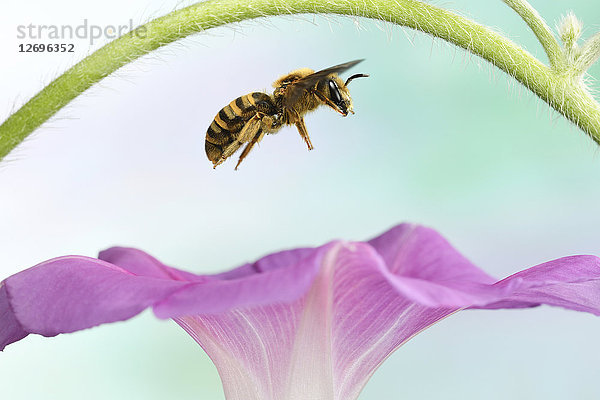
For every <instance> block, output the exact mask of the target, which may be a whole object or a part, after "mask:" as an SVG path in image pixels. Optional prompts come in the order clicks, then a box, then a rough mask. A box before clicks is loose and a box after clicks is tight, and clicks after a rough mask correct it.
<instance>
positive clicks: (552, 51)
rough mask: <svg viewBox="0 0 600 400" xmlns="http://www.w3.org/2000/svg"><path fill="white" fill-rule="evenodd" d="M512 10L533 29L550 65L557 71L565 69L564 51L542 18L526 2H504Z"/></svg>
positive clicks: (511, 0)
mask: <svg viewBox="0 0 600 400" xmlns="http://www.w3.org/2000/svg"><path fill="white" fill-rule="evenodd" d="M502 1H504V2H505V3H506V4H507V5H508V6H509V7H510V8H512V9H513V10H515V11H516V13H517V14H519V15H520V16H521V18H523V20H524V21H525V23H526V24H527V25H528V26H529V28H531V30H532V31H533V33H534V34H535V36H536V37H537V38H538V41H539V42H540V44H541V45H542V47H543V48H544V51H545V52H546V55H547V56H548V60H549V61H550V65H551V66H552V67H553V68H554V69H557V70H561V69H562V68H564V67H565V65H566V64H565V60H564V56H563V52H562V49H561V47H560V44H558V41H557V40H556V37H555V36H554V33H553V32H552V30H551V29H550V27H549V26H548V25H547V24H546V21H544V19H543V18H542V16H541V15H540V14H539V13H538V12H537V11H536V10H535V9H534V8H533V7H531V5H530V4H529V3H528V2H527V1H525V0H502Z"/></svg>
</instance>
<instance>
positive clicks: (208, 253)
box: [0, 0, 600, 400]
mask: <svg viewBox="0 0 600 400" xmlns="http://www.w3.org/2000/svg"><path fill="white" fill-rule="evenodd" d="M177 4H179V3H177V2H174V1H166V0H164V1H149V2H144V1H141V0H137V1H130V2H124V1H116V0H105V1H102V2H89V3H88V2H81V1H80V2H75V1H69V0H58V1H53V2H42V1H29V2H22V3H21V4H19V5H15V4H12V3H11V4H10V5H8V4H6V3H4V4H3V5H2V12H1V13H0V35H1V36H0V38H1V40H0V54H1V56H0V59H1V60H2V64H0V65H2V66H1V67H0V71H1V72H2V74H0V93H1V96H0V111H1V112H3V113H2V116H6V115H8V112H9V111H10V109H11V107H12V105H13V104H15V103H16V104H21V102H22V101H23V100H24V99H26V98H28V97H29V96H31V95H32V94H34V93H35V91H36V90H37V89H39V88H40V87H41V86H42V84H44V83H46V82H48V80H49V79H50V78H52V77H54V76H56V75H57V73H58V72H60V71H62V70H64V68H66V67H68V66H69V65H71V64H72V62H73V61H74V60H75V59H77V58H80V57H81V56H83V55H85V54H86V53H87V52H88V51H89V50H90V49H89V47H88V45H87V43H86V41H85V40H74V41H67V42H73V43H75V44H76V46H77V50H78V53H77V55H76V57H75V58H73V57H71V56H68V55H57V54H52V55H39V54H38V55H35V54H19V53H17V46H18V44H20V43H26V41H19V40H17V39H16V38H15V37H16V26H17V25H19V24H25V25H26V24H29V23H37V24H48V25H50V24H73V25H77V24H80V23H82V22H83V19H84V18H87V19H88V20H89V23H93V24H126V23H128V20H129V18H133V19H134V21H135V22H140V21H145V20H147V19H148V18H151V17H153V16H158V15H161V14H163V13H164V12H166V11H168V10H170V9H172V8H173V7H175V6H176V5H177ZM436 4H439V5H443V6H445V7H447V8H452V9H456V10H460V11H461V12H462V13H464V14H466V15H470V16H472V17H474V18H475V19H476V20H477V21H479V22H483V23H486V24H488V25H490V26H494V27H496V29H498V30H501V31H503V32H505V33H506V34H507V35H509V36H510V37H511V38H512V39H514V40H517V41H518V42H520V43H523V44H524V45H525V46H526V48H527V49H528V50H530V51H531V52H533V53H534V54H537V55H538V56H540V57H543V52H542V50H541V48H540V47H539V45H537V44H536V42H535V39H534V37H533V35H532V34H531V33H530V32H529V31H528V29H527V27H526V26H525V25H524V23H523V22H522V21H521V20H520V19H519V18H518V17H517V16H516V15H515V14H514V13H513V12H512V11H511V10H509V9H508V7H506V6H505V5H503V4H502V2H501V1H499V0H495V1H491V0H488V1H475V0H471V1H466V0H464V1H454V2H436ZM533 4H534V5H535V6H536V7H537V8H538V9H539V11H540V12H541V14H542V15H544V17H546V18H547V20H548V21H549V22H550V24H551V25H554V22H555V21H557V20H558V18H559V16H560V15H561V13H564V12H566V11H567V10H568V9H573V10H574V11H575V13H576V14H577V15H579V16H580V17H581V18H582V19H583V21H584V22H585V23H586V29H585V37H588V36H589V35H590V34H592V33H594V32H595V31H597V30H598V29H600V6H598V5H597V3H596V2H594V1H590V0H587V1H584V0H578V1H569V2H567V1H553V2H545V1H535V2H534V3H533ZM33 42H36V41H33ZM96 47H98V46H97V45H96V46H94V47H93V48H96ZM355 58H366V61H365V62H364V63H362V64H360V65H359V66H358V67H357V68H356V69H355V70H353V71H352V72H365V73H370V74H371V78H369V79H364V80H357V81H355V82H353V84H352V87H351V89H352V93H353V96H354V99H355V110H356V115H354V116H351V117H348V118H346V119H342V118H340V117H339V115H337V114H335V113H334V112H332V111H331V110H327V109H323V110H320V111H317V112H315V113H314V114H312V115H310V116H309V117H308V118H307V126H308V129H309V132H310V134H311V137H312V140H313V144H314V145H315V150H314V151H312V152H310V153H309V152H307V151H306V148H305V145H304V143H302V141H301V140H300V138H299V136H298V134H297V133H296V132H295V131H293V130H292V129H284V130H283V131H281V133H280V134H279V135H277V136H271V137H267V138H265V140H264V141H263V143H261V146H260V148H258V149H256V150H254V151H253V152H252V154H251V155H250V156H249V157H248V159H247V160H246V161H245V163H244V164H243V165H242V168H241V169H240V171H238V172H234V171H233V167H234V163H233V162H228V163H226V164H224V165H222V166H221V167H220V168H219V169H218V170H216V171H213V170H212V168H211V165H210V163H209V162H208V161H207V160H206V159H205V155H204V145H203V140H204V133H205V130H206V127H207V126H208V124H209V123H210V121H211V120H212V118H213V116H214V114H215V113H216V112H217V111H218V110H219V109H220V108H221V107H222V106H223V105H225V104H227V103H228V102H229V101H230V100H232V99H233V98H235V97H237V96H239V95H241V94H244V93H247V92H250V91H254V90H262V89H269V90H270V84H271V82H272V81H273V80H274V79H275V78H277V77H278V76H279V75H280V74H282V73H286V72H288V71H289V70H292V69H295V68H297V67H304V66H306V67H311V68H315V69H318V68H323V67H327V66H330V65H334V64H337V63H341V62H345V61H348V60H352V59H355ZM592 75H593V76H595V77H599V76H600V69H599V68H597V67H596V68H594V69H593V70H592ZM595 87H598V86H597V85H596V86H595ZM599 178H600V158H599V157H598V150H597V146H595V145H594V144H593V143H592V141H591V140H589V139H588V138H586V137H585V136H584V135H583V134H582V132H580V131H579V130H578V129H576V128H574V127H573V126H572V125H571V124H569V123H568V122H566V121H565V120H564V119H563V118H562V117H559V116H558V114H557V113H555V112H553V111H549V109H548V107H547V106H546V105H545V104H543V103H542V102H541V101H539V100H537V99H535V98H533V96H532V95H531V94H530V93H528V92H527V91H526V90H525V89H523V88H521V87H520V86H518V85H516V84H515V83H514V82H513V81H511V80H509V79H507V78H506V76H505V75H504V74H503V73H501V72H499V71H497V70H495V69H493V68H492V67H490V66H489V65H488V64H486V63H484V62H482V61H480V60H479V59H477V58H475V57H474V56H471V55H469V54H467V53H465V52H463V51H461V50H456V49H455V48H454V47H452V46H450V45H447V44H445V43H443V42H441V41H439V40H432V39H431V38H429V37H426V36H424V35H422V34H420V33H414V32H412V31H409V30H406V29H402V28H399V27H395V26H391V25H388V24H384V23H378V22H372V21H367V20H353V19H345V18H339V17H328V18H326V17H316V18H315V17H313V16H304V17H286V18H276V19H269V20H267V21H259V22H247V23H244V24H240V25H236V26H235V27H227V28H222V29H218V30H213V31H211V32H210V33H207V34H202V35H197V36H195V37H193V38H190V39H188V40H184V41H182V42H179V43H177V44H175V45H171V46H168V47H167V48H166V49H164V50H161V51H159V52H157V53H155V54H154V55H153V56H150V57H147V58H144V59H143V60H141V61H138V62H136V63H134V64H132V65H131V66H128V67H127V68H125V69H123V70H122V71H120V72H119V73H118V74H116V75H115V76H113V77H111V78H109V79H106V80H105V81H103V82H102V83H101V85H99V86H97V87H95V88H93V89H92V90H91V91H89V92H88V93H87V94H86V95H85V96H83V97H82V98H79V99H78V100H77V101H75V102H74V103H73V104H72V105H71V106H69V107H68V109H66V110H63V111H61V112H60V113H59V114H58V116H57V117H56V118H55V119H53V120H52V122H51V123H49V124H47V126H45V127H44V128H43V129H40V130H38V131H37V132H36V134H35V136H34V137H32V138H31V139H29V140H28V142H27V143H25V145H23V146H21V147H20V148H19V149H18V150H17V151H16V152H14V153H13V154H11V156H10V157H9V162H5V163H3V165H2V166H0V187H1V190H2V192H1V193H0V221H1V224H0V254H1V259H0V273H1V274H0V279H1V278H2V277H6V276H8V275H10V274H11V273H15V272H17V271H19V270H21V269H24V268H26V267H29V266H32V265H34V264H36V263H37V262H40V261H42V260H44V259H48V258H51V257H54V256H59V255H63V254H84V255H90V256H93V255H95V254H96V253H97V252H98V251H99V250H101V249H103V248H106V247H109V246H112V245H117V244H118V245H130V246H137V247H140V248H142V249H145V250H147V251H149V252H151V253H152V254H154V255H155V256H157V257H158V258H160V259H161V260H163V261H164V262H166V263H169V264H171V265H175V266H179V267H181V268H184V269H189V270H192V271H195V272H199V273H202V272H210V271H219V270H223V269H227V268H231V267H233V266H236V265H238V264H240V263H242V262H244V261H246V260H253V259H255V258H256V257H259V256H260V255H263V254H265V253H268V252H272V251H275V250H279V249H283V248H289V247H296V246H303V245H318V244H321V243H324V242H325V241H328V240H331V239H333V238H345V239H357V240H361V239H366V238H369V237H372V236H373V235H375V234H377V233H379V232H382V231H383V230H385V229H386V228H388V227H390V226H391V225H393V224H396V223H399V222H402V221H410V222H418V223H423V224H426V225H429V226H432V227H435V228H436V229H438V230H439V231H441V232H442V233H443V234H444V235H445V236H447V237H448V238H449V240H450V241H451V242H452V243H453V244H454V245H455V246H456V247H457V248H458V249H460V250H461V251H462V252H463V253H464V254H465V255H466V256H467V257H469V258H470V259H471V260H473V261H474V262H475V263H477V264H478V265H480V266H481V267H482V268H484V269H485V270H487V271H489V272H490V273H492V274H494V275H496V276H498V277H504V276H506V275H509V274H511V273H513V272H515V271H517V270H520V269H522V268H525V267H528V266H531V265H534V264H537V263H540V262H543V261H546V260H549V259H553V258H557V257H561V256H566V255H570V254H581V253H588V254H599V255H600V246H599V242H598V237H599V236H600V227H599V226H598V223H599V222H600V217H598V209H599V207H598V204H600V185H599ZM599 336H600V319H598V318H596V317H593V316H591V315H586V314H579V313H575V312H568V311H564V310H561V309H551V308H547V307H545V308H539V309H534V310H523V311H469V312H463V313H459V314H458V315H455V316H452V317H450V318H448V319H446V320H444V321H442V322H441V323H439V324H438V325H436V326H434V327H433V328H431V329H430V330H428V331H426V332H425V333H423V334H421V335H419V336H418V337H417V338H415V339H414V340H412V341H411V342H409V343H408V344H407V345H405V346H404V347H403V348H402V349H401V350H400V351H398V352H397V353H395V354H394V355H393V356H392V357H391V358H390V359H389V360H388V361H386V363H385V364H384V366H383V367H382V368H380V369H379V370H378V371H377V373H376V374H375V376H374V377H373V378H372V380H371V381H370V383H369V384H368V385H367V387H366V389H365V391H364V393H363V395H362V396H361V400H369V399H372V400H375V399H482V398H485V399H507V398H514V399H520V398H526V397H527V398H531V399H557V400H558V399H565V398H575V399H593V398H598V397H599V396H600V387H599V386H598V383H597V382H598V380H597V379H598V378H600V366H599V364H598V359H599V357H600V343H599V341H598V337H599ZM0 393H1V396H0V397H1V398H2V399H19V400H20V399H55V398H56V399H81V398H86V399H128V400H129V399H163V398H166V397H167V396H168V397H169V398H177V399H222V398H223V396H222V389H221V387H220V382H219V379H218V376H217V374H216V371H215V369H214V367H213V366H212V364H211V363H210V361H209V360H208V358H207V357H206V356H205V355H204V353H203V352H202V351H201V349H200V348H199V347H198V346H197V345H196V344H195V343H194V342H193V341H192V340H191V339H190V338H189V337H188V336H187V335H186V334H185V333H184V332H183V330H181V329H179V328H178V327H177V326H176V325H175V324H174V323H172V322H169V321H159V320H157V319H155V318H154V317H153V316H152V314H151V313H149V312H146V313H144V314H143V315H142V316H140V317H137V318H134V319H133V320H131V321H128V322H125V323H117V324H112V325H106V326H103V327H100V328H94V329H91V330H88V331H84V332H79V333H76V334H70V335H63V336H59V337H56V338H53V339H47V338H41V337H38V336H31V337H28V338H27V339H25V340H23V341H21V342H19V343H17V344H14V345H12V346H9V347H8V348H7V349H6V350H5V352H4V353H2V354H0Z"/></svg>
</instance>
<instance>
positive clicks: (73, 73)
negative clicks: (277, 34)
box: [0, 0, 600, 158]
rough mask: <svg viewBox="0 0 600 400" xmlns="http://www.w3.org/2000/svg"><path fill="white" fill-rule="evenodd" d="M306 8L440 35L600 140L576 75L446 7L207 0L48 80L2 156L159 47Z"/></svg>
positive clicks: (2, 146)
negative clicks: (552, 66) (90, 90)
mask: <svg viewBox="0 0 600 400" xmlns="http://www.w3.org/2000/svg"><path fill="white" fill-rule="evenodd" d="M515 4H517V3H515ZM307 13H311V14H314V13H316V14H338V15H352V16H358V17H365V18H372V19H378V20H383V21H388V22H391V23H394V24H398V25H402V26H406V27H409V28H412V29H416V30H419V31H422V32H425V33H427V34H430V35H433V36H436V37H439V38H442V39H444V40H446V41H448V42H450V43H453V44H455V45H457V46H459V47H462V48H464V49H466V50H468V51H470V52H472V53H474V54H476V55H478V56H480V57H481V58H483V59H485V60H487V61H489V62H491V63H492V64H494V65H495V66H497V67H498V68H500V69H501V70H503V71H505V72H506V73H508V74H509V75H511V76H512V77H514V78H515V79H516V80H518V81H519V82H521V83H522V84H523V85H525V86H526V87H527V88H528V89H530V90H531V91H532V92H533V93H535V94H536V95H538V96H539V97H540V98H542V99H543V100H544V101H546V102H547V103H548V104H550V105H551V106H552V107H554V108H555V109H556V110H558V111H559V112H560V113H562V114H563V115H564V116H565V117H567V118H568V119H569V120H571V121H572V122H574V123H575V124H577V126H579V127H580V128H581V129H582V130H584V131H585V132H586V133H588V134H589V135H590V136H592V138H594V140H595V141H596V142H598V143H600V105H599V104H598V103H597V102H596V101H595V100H594V99H593V98H592V97H591V96H590V95H589V94H588V93H587V92H586V90H585V88H584V87H583V84H581V83H580V81H579V80H578V79H574V78H573V77H572V76H571V75H568V74H560V73H558V72H555V71H554V70H552V69H550V68H549V67H547V66H546V65H544V64H543V63H541V62H540V61H538V60H537V59H536V58H535V57H533V56H532V55H531V54H529V53H528V52H526V51H525V50H523V49H522V48H521V47H519V46H518V45H516V44H515V43H513V42H512V41H510V40H508V39H507V38H505V37H503V36H501V35H499V34H498V33H496V32H494V31H492V30H491V29H488V28H486V27H484V26H482V25H479V24H477V23H475V22H473V21H471V20H469V19H466V18H463V17H461V16H459V15H457V14H454V13H451V12H449V11H446V10H444V9H441V8H438V7H434V6H432V5H429V4H425V3H422V2H420V1H415V0H332V1H327V2H326V1H322V0H209V1H205V2H201V3H197V4H194V5H192V6H189V7H187V8H183V9H181V10H177V11H174V12H172V13H170V14H167V15H165V16H163V17H161V18H158V19H155V20H153V21H151V22H149V23H147V24H145V25H143V26H142V27H140V28H138V29H136V30H135V31H133V32H131V33H129V34H127V35H125V36H123V37H121V38H119V39H117V40H114V41H113V42H111V43H109V44H107V45H106V46H104V47H102V48H101V49H99V50H98V51H96V52H95V53H93V54H92V55H90V56H89V57H87V58H85V59H84V60H82V61H81V62H79V63H77V64H76V65H75V66H73V67H72V68H71V69H69V70H68V71H66V72H65V73H64V74H63V75H61V76H60V77H58V78H57V79H56V80H54V81H53V82H52V83H50V85H48V86H47V87H46V88H44V89H43V90H42V91H41V92H39V93H38V94H37V95H36V96H35V97H33V98H32V99H31V100H30V101H29V102H27V103H26V104H25V105H24V106H23V107H21V108H20V109H19V110H18V111H17V112H15V113H14V114H13V115H12V116H10V117H9V118H8V119H7V120H6V121H5V122H4V123H3V124H2V125H0V158H2V157H4V156H5V155H6V154H8V153H9V152H10V151H11V150H12V149H13V148H14V147H15V146H16V145H17V144H18V143H20V142H21V141H22V140H23V139H24V138H25V137H27V135H29V134H30V133H31V132H32V131H33V130H34V129H36V128H37V127H38V126H40V125H41V124H42V123H43V122H45V121H46V120H48V119H49V118H50V117H51V116H52V115H54V114H55V113H56V112H57V111H58V110H60V109H61V108H62V107H63V106H65V105H66V104H67V103H69V102H70V101H71V100H72V99H74V98H75V97H77V96H78V95H79V94H81V93H83V92H84V91H85V90H86V89H88V88H89V87H90V86H92V85H93V84H94V83H96V82H98V81H99V80H101V79H102V78H104V77H106V76H107V75H109V74H110V73H112V72H114V71H115V70H117V69H118V68H120V67H121V66H123V65H125V64H127V63H129V62H131V61H133V60H135V59H137V58H139V57H141V56H142V55H144V54H147V53H149V52H151V51H152V50H154V49H156V48H158V47H161V46H164V45H166V44H168V43H171V42H174V41H176V40H178V39H181V38H184V37H186V36H189V35H191V34H193V33H196V32H200V31H203V30H207V29H210V28H214V27H218V26H222V25H225V24H229V23H233V22H239V21H243V20H247V19H253V18H261V17H268V16H273V15H289V14H307ZM536 29H537V28H536ZM540 32H541V31H540ZM545 43H546V45H549V43H550V42H549V41H545ZM552 54H553V53H552ZM553 57H554V56H553Z"/></svg>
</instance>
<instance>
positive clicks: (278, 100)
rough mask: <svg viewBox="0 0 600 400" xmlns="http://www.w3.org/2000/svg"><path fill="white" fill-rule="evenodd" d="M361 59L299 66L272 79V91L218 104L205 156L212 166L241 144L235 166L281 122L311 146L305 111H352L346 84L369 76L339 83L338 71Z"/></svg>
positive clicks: (279, 125)
mask: <svg viewBox="0 0 600 400" xmlns="http://www.w3.org/2000/svg"><path fill="white" fill-rule="evenodd" d="M361 61H363V60H354V61H350V62H347V63H344V64H340V65H336V66H333V67H330V68H326V69H323V70H321V71H317V72H315V71H313V70H312V69H309V68H302V69H298V70H295V71H292V72H290V73H289V74H287V75H284V76H282V77H280V78H279V79H277V80H276V81H275V82H274V83H273V87H274V88H275V90H274V91H273V95H269V94H267V93H263V92H253V93H250V94H247V95H244V96H241V97H238V98H237V99H235V100H233V101H232V102H231V103H229V104H228V105H226V106H225V107H223V108H222V109H221V111H219V113H218V114H217V115H216V116H215V119H214V120H213V121H212V123H211V124H210V126H209V127H208V130H207V132H206V141H205V150H206V156H207V157H208V159H209V160H210V161H212V163H213V168H216V167H217V166H218V165H219V164H221V163H222V162H223V161H225V160H227V159H228V158H229V157H231V156H232V155H233V154H234V153H235V152H236V151H237V150H238V149H239V148H240V147H241V146H242V145H244V144H245V145H246V147H244V150H243V151H242V153H241V155H240V158H239V160H238V162H237V165H236V166H235V169H236V170H237V169H238V167H239V166H240V164H241V162H242V161H243V160H244V158H246V156H247V155H248V153H250V150H252V147H254V145H255V144H257V143H259V142H260V141H261V140H262V138H263V137H264V136H265V135H268V134H273V133H276V132H277V131H279V130H280V129H281V128H282V127H283V126H285V125H295V126H296V128H297V129H298V132H299V133H300V136H301V137H302V139H303V140H304V142H305V143H306V145H307V146H308V150H312V149H313V145H312V143H311V141H310V137H309V136H308V132H307V130H306V125H305V124H304V115H305V114H306V113H307V112H309V111H312V110H314V109H316V108H317V107H319V106H321V105H327V106H329V107H331V108H333V109H334V110H335V111H337V112H338V113H340V114H341V115H342V116H344V117H345V116H347V115H348V113H352V114H354V111H353V106H352V98H351V97H350V92H349V91H348V84H349V83H350V82H351V81H352V80H353V79H356V78H365V77H368V76H369V75H366V74H355V75H352V76H351V77H349V78H348V79H347V80H346V82H344V81H343V80H342V79H341V78H340V77H339V76H338V74H339V73H342V72H344V71H346V70H347V69H350V68H352V67H353V66H355V65H356V64H358V63H359V62H361Z"/></svg>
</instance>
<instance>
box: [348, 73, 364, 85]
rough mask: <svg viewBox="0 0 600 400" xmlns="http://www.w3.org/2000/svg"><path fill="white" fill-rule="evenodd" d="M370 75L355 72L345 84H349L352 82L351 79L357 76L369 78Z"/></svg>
mask: <svg viewBox="0 0 600 400" xmlns="http://www.w3.org/2000/svg"><path fill="white" fill-rule="evenodd" d="M368 77H369V75H367V74H354V75H352V76H351V77H350V78H348V79H347V80H346V83H345V84H344V85H345V86H348V84H349V83H350V81H351V80H353V79H356V78H368Z"/></svg>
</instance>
